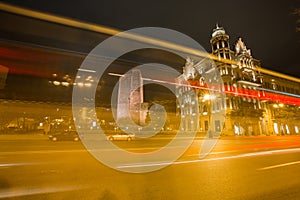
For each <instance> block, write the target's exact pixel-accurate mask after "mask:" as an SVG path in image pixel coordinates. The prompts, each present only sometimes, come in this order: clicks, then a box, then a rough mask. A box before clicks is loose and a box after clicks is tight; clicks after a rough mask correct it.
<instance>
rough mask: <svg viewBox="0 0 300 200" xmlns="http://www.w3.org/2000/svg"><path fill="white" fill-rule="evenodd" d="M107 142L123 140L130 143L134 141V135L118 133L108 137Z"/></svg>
mask: <svg viewBox="0 0 300 200" xmlns="http://www.w3.org/2000/svg"><path fill="white" fill-rule="evenodd" d="M107 139H108V140H110V141H114V140H125V141H131V140H134V139H135V135H134V134H127V133H118V134H114V135H110V136H108V137H107Z"/></svg>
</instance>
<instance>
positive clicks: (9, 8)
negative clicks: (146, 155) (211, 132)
mask: <svg viewBox="0 0 300 200" xmlns="http://www.w3.org/2000/svg"><path fill="white" fill-rule="evenodd" d="M0 10H3V11H6V12H11V13H15V14H18V15H24V16H27V17H31V18H36V19H40V20H44V21H49V22H53V23H58V24H62V25H66V26H71V27H75V28H80V29H86V30H89V31H93V32H98V33H104V34H108V35H115V34H117V33H120V32H121V31H120V30H117V29H113V28H108V27H105V26H101V25H96V24H91V23H85V22H80V21H77V20H73V19H68V18H64V17H60V16H55V15H51V14H45V13H42V12H37V11H33V10H29V9H24V8H20V7H16V6H12V5H9V4H5V3H0ZM123 35H124V37H125V38H127V39H132V40H136V41H139V42H143V43H150V44H153V45H157V46H162V47H165V48H169V49H173V50H177V51H179V52H184V53H187V54H189V55H195V56H200V57H206V58H210V59H213V60H218V61H221V62H223V63H227V64H232V65H238V63H237V62H236V61H233V60H228V59H223V58H221V59H220V58H218V56H215V55H212V54H208V53H205V52H203V51H199V50H196V49H193V48H189V47H186V46H182V45H178V44H174V43H170V42H166V41H162V40H157V39H154V38H149V37H145V36H141V35H136V34H131V33H126V34H123ZM257 70H258V71H260V72H262V73H266V74H269V75H273V76H277V77H280V78H284V79H288V80H291V81H295V82H300V79H299V78H295V77H291V76H288V75H285V74H281V73H278V72H274V71H271V70H267V69H262V68H259V67H257Z"/></svg>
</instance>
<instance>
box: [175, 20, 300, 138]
mask: <svg viewBox="0 0 300 200" xmlns="http://www.w3.org/2000/svg"><path fill="white" fill-rule="evenodd" d="M210 43H211V47H212V54H213V55H215V56H216V57H217V61H215V64H216V70H218V72H219V75H220V77H221V79H222V81H223V85H222V89H221V91H222V92H224V93H225V94H226V100H225V101H222V102H220V101H219V100H218V99H217V98H213V96H211V94H210V93H209V92H208V90H207V88H205V87H206V86H207V83H208V80H205V77H204V76H202V74H203V73H202V74H200V73H199V67H198V68H197V65H198V63H200V62H198V63H197V62H196V61H193V60H192V59H191V58H187V60H186V64H185V66H184V67H183V74H182V75H181V76H179V77H178V78H177V83H178V86H177V96H178V98H179V101H178V103H177V111H178V112H177V114H180V115H181V117H183V118H184V121H185V123H184V124H185V125H184V126H183V128H184V129H185V130H189V129H190V127H192V128H197V129H198V131H199V132H207V131H208V130H209V127H210V126H211V127H212V129H213V131H214V132H219V133H221V134H222V135H272V134H274V135H279V134H300V131H299V129H300V103H299V94H300V83H299V82H297V81H296V80H293V79H289V77H287V76H286V77H287V78H282V77H281V76H279V74H278V73H277V74H275V75H270V74H269V73H264V70H263V69H262V68H261V64H260V61H259V60H257V59H254V58H253V57H252V55H251V51H250V50H249V49H247V47H246V45H245V43H244V42H243V40H242V39H241V38H239V39H238V41H237V42H236V44H235V48H234V50H232V49H231V48H230V42H229V35H227V34H226V32H225V30H224V28H223V27H219V26H218V25H217V27H216V28H215V29H214V30H213V33H212V37H211V40H210ZM291 78H293V77H291ZM185 82H186V83H189V84H190V85H191V86H197V87H189V86H183V85H184V84H183V83H185ZM192 90H194V91H195V94H196V96H197V97H194V96H190V93H191V91H192ZM189 98H193V99H194V100H192V101H187V100H188V99H189ZM195 100H196V101H198V106H199V124H196V125H195V124H194V122H193V123H191V121H190V120H189V115H191V114H193V112H190V110H191V109H195V108H194V107H195V106H194V104H193V101H195ZM220 109H224V110H225V111H226V119H225V121H224V126H221V125H220V123H223V122H222V121H220V120H219V119H216V118H215V117H212V114H213V113H215V112H216V111H218V110H220ZM195 126H197V127H195ZM220 127H221V128H220ZM221 129H222V130H221ZM210 130H211V129H210Z"/></svg>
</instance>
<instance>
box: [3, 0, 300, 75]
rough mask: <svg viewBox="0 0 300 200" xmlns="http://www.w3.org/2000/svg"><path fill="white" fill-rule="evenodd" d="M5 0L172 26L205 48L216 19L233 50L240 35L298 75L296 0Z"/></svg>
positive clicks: (110, 20) (103, 20) (89, 18)
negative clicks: (228, 38)
mask: <svg viewBox="0 0 300 200" xmlns="http://www.w3.org/2000/svg"><path fill="white" fill-rule="evenodd" d="M3 2H7V3H10V4H15V5H18V6H22V7H26V8H31V9H35V10H39V11H42V12H47V13H51V14H56V15H60V16H65V17H69V18H73V19H78V20H81V21H86V22H91V23H96V24H100V25H105V26H109V27H112V28H117V29H121V30H127V29H131V28H137V27H145V26H155V27H164V28H170V29H174V30H177V31H180V32H182V33H184V34H186V35H188V36H190V37H192V38H193V39H195V40H196V41H198V42H199V43H200V44H201V45H202V46H203V47H204V48H205V49H206V50H207V51H208V52H210V45H209V40H210V37H211V32H212V29H213V28H214V27H215V24H216V23H219V24H220V26H223V27H224V28H225V30H226V32H227V33H228V34H229V36H230V42H231V48H232V49H233V45H234V43H235V42H236V41H237V39H238V37H242V38H243V40H244V42H245V44H246V46H247V47H248V48H250V49H251V51H252V55H253V57H254V58H256V59H259V60H261V61H262V66H263V67H264V68H268V69H272V70H275V71H279V72H282V73H285V74H290V75H293V76H297V77H300V68H299V66H300V61H299V59H298V57H299V55H300V53H299V52H300V31H299V26H300V23H299V20H300V14H299V10H298V13H297V8H298V9H299V8H300V1H299V0H280V1H261V0H254V1H240V0H228V1H223V0H219V1H200V0H190V1H173V0H172V1H170V0H164V1H141V0H133V1H121V0H110V1H99V0H92V1H86V0H85V1H82V0H77V1H71V0H64V1H52V0H45V1H39V0H26V1H19V0H10V1H3ZM75 2H76V3H75ZM297 29H298V31H297Z"/></svg>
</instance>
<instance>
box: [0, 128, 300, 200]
mask: <svg viewBox="0 0 300 200" xmlns="http://www.w3.org/2000/svg"><path fill="white" fill-rule="evenodd" d="M170 139H171V138H168V137H158V138H155V139H152V140H136V141H132V142H127V141H118V142H115V143H116V145H118V146H120V148H127V150H129V151H135V152H139V153H146V152H148V153H149V152H151V151H154V150H156V149H157V148H159V147H162V146H163V145H165V144H166V143H167V142H168V141H169V140H170ZM202 142H203V138H197V139H196V140H195V141H194V143H193V144H192V146H191V147H190V148H189V149H188V150H187V151H186V153H185V154H184V155H183V156H182V157H180V158H179V159H178V160H177V161H175V162H174V163H173V164H172V165H170V166H168V167H165V168H163V169H161V170H158V171H154V172H150V173H141V174H131V173H124V172H120V171H117V170H114V169H111V168H109V167H107V166H105V165H103V164H102V163H100V162H99V161H98V160H97V159H95V158H94V157H93V156H92V155H91V154H89V153H88V152H87V151H86V149H85V147H84V146H83V145H82V144H81V142H71V141H63V142H52V141H49V140H48V139H47V137H46V136H44V135H39V134H36V135H0V198H3V199H5V198H7V199H55V200H57V199H98V200H100V199H101V200H102V199H103V200H104V199H105V200H106V199H108V200H119V199H122V200H123V199H125V200H126V199H141V200H147V199H149V200H150V199H151V200H152V199H246V200H248V199H249V200H250V199H251V200H252V199H272V200H273V199H300V136H277V137H276V136H272V137H270V136H269V137H268V136H261V137H223V138H220V139H219V141H218V143H217V145H216V146H215V148H214V150H213V152H212V153H211V154H210V155H209V156H207V157H206V158H204V159H199V156H198V154H199V147H200V145H201V143H202ZM150 164H151V163H144V165H137V164H136V163H133V164H132V165H131V166H127V167H137V168H138V167H148V166H147V165H150ZM152 164H153V163H152ZM156 164H158V165H159V164H160V163H156ZM120 167H122V166H120Z"/></svg>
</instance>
